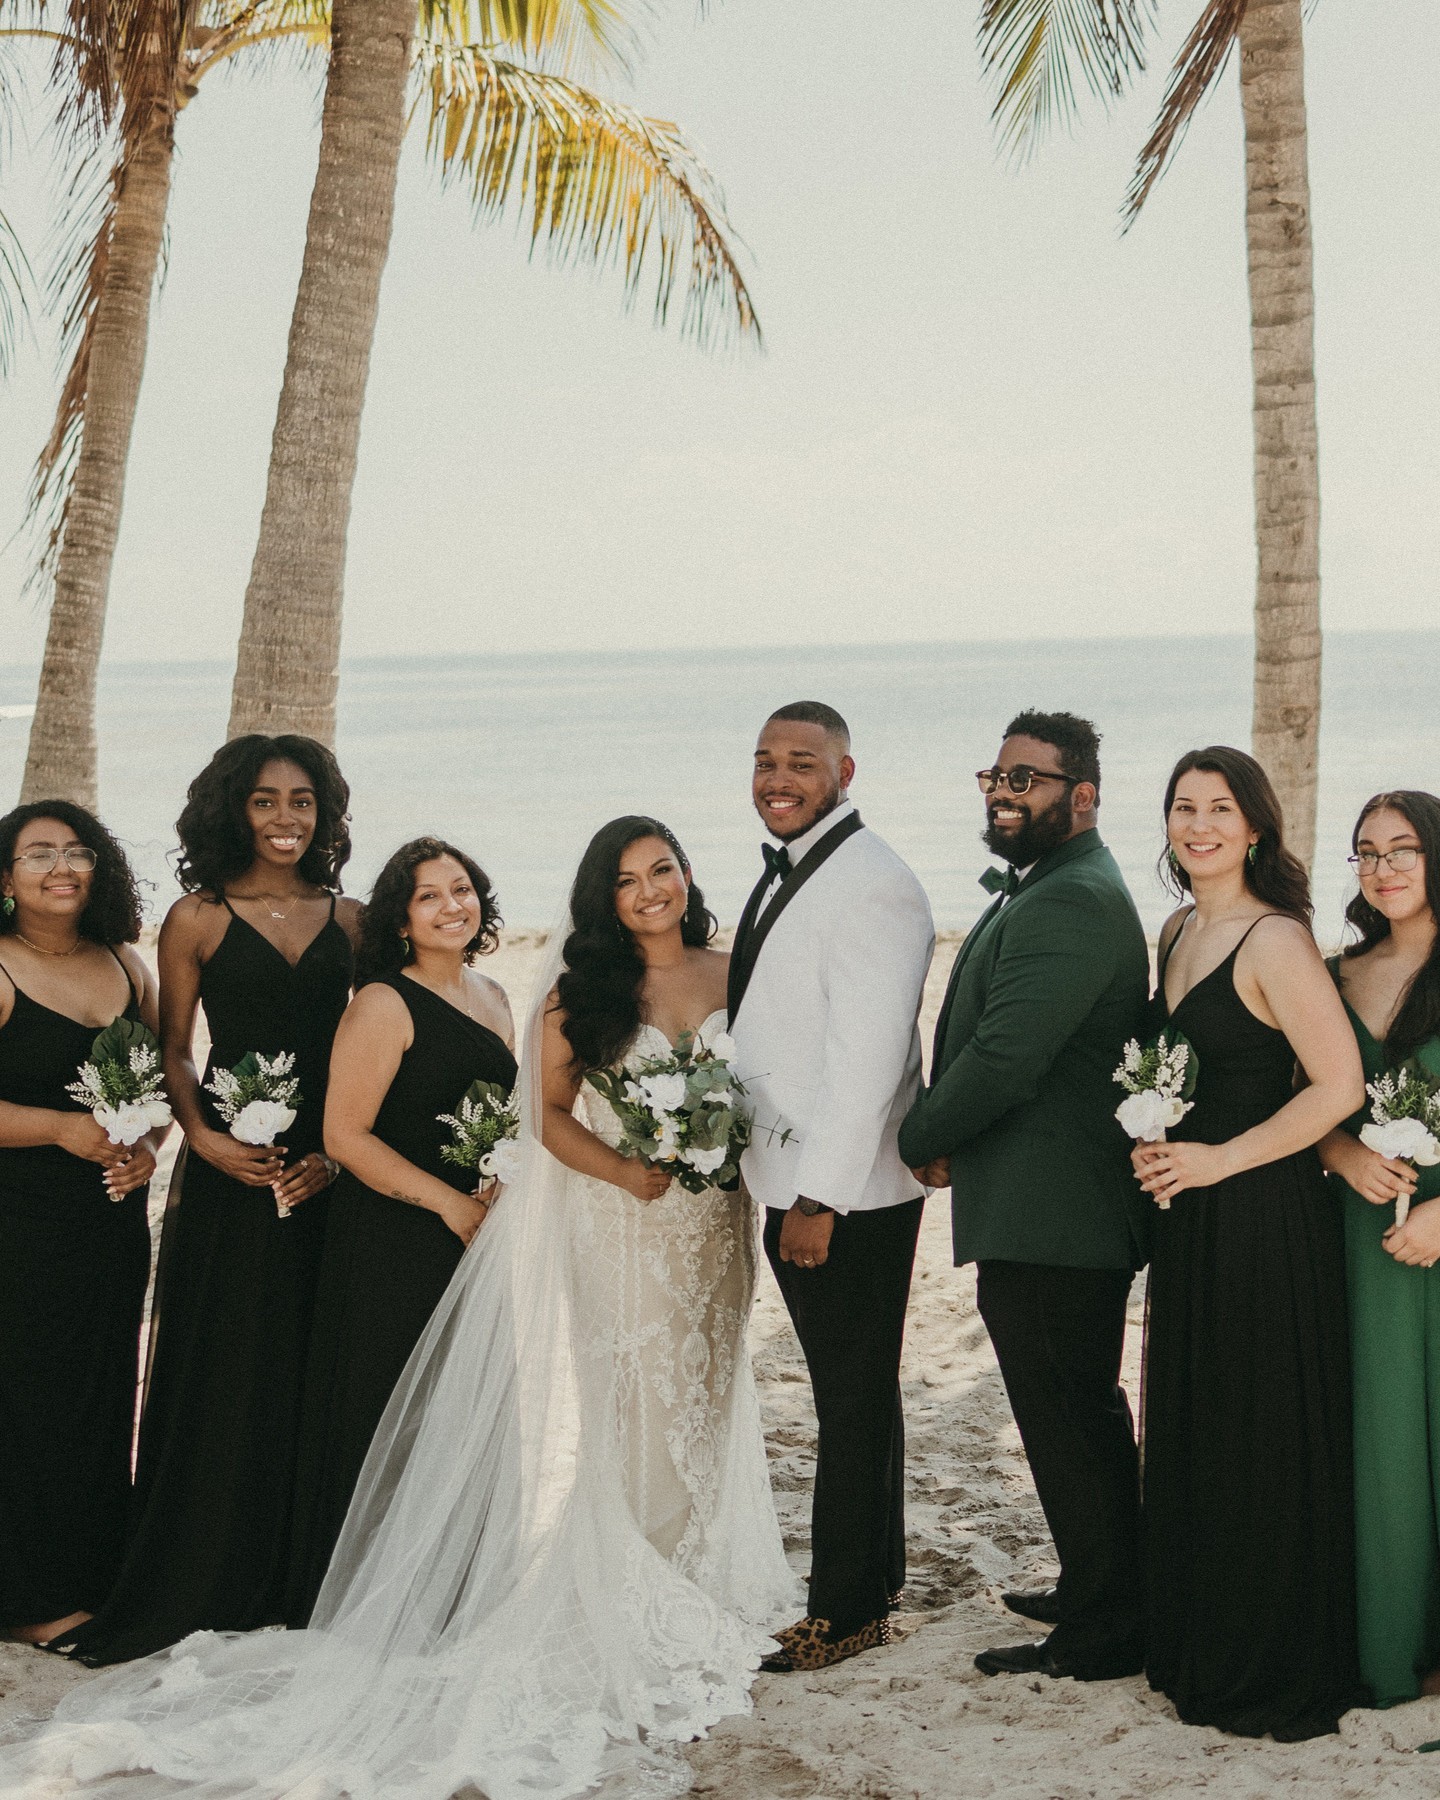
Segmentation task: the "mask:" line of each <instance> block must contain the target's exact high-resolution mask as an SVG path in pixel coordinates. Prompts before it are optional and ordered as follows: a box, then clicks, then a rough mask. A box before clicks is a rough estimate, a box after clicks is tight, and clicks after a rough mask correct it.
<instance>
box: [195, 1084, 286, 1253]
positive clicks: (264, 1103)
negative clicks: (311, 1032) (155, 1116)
mask: <svg viewBox="0 0 1440 1800" xmlns="http://www.w3.org/2000/svg"><path fill="white" fill-rule="evenodd" d="M294 1067H295V1057H294V1054H293V1052H291V1051H289V1050H282V1051H280V1053H279V1054H278V1055H277V1056H260V1055H258V1054H257V1053H256V1052H255V1051H253V1050H251V1051H248V1052H247V1053H246V1054H245V1055H244V1056H242V1057H241V1058H240V1060H239V1062H238V1063H236V1065H235V1067H234V1068H233V1069H217V1070H216V1071H215V1073H214V1074H213V1075H212V1076H211V1077H210V1080H209V1082H208V1083H207V1084H206V1088H205V1092H206V1093H207V1094H213V1095H214V1096H215V1110H216V1112H218V1113H219V1115H220V1117H221V1118H222V1119H223V1120H224V1121H225V1123H226V1124H227V1125H228V1126H229V1127H230V1135H231V1137H233V1138H238V1139H239V1140H240V1142H241V1143H242V1144H266V1145H268V1144H273V1143H274V1142H275V1140H276V1138H277V1137H279V1135H280V1133H281V1132H282V1131H288V1130H289V1129H290V1127H291V1126H292V1125H293V1124H294V1123H295V1109H296V1108H297V1107H298V1106H299V1104H300V1083H299V1081H298V1080H297V1079H296V1077H295V1076H294V1075H292V1074H291V1070H292V1069H293V1068H294ZM275 1205H276V1207H277V1208H278V1209H279V1213H280V1217H281V1218H282V1219H288V1218H289V1217H290V1212H291V1209H290V1207H288V1206H286V1204H285V1203H284V1201H283V1200H281V1198H280V1196H279V1195H278V1194H277V1195H276V1196H275Z"/></svg>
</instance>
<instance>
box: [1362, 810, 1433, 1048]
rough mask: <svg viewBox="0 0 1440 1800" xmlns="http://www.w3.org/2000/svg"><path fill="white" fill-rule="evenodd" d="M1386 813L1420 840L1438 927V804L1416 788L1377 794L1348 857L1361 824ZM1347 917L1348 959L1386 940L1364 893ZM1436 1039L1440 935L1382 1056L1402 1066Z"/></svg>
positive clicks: (1383, 921) (1384, 925) (1385, 929)
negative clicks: (1354, 938)
mask: <svg viewBox="0 0 1440 1800" xmlns="http://www.w3.org/2000/svg"><path fill="white" fill-rule="evenodd" d="M1386 808H1388V809H1390V810H1392V811H1394V812H1398V813H1399V814H1400V816H1401V817H1402V818H1403V819H1406V820H1408V821H1409V823H1410V826H1411V829H1412V830H1413V831H1414V833H1415V835H1416V837H1417V838H1419V840H1420V848H1421V850H1422V851H1423V852H1424V855H1425V898H1426V899H1427V900H1428V901H1429V902H1430V911H1431V913H1432V914H1433V915H1434V918H1435V920H1436V922H1437V924H1440V800H1437V799H1436V797H1435V796H1434V794H1427V793H1425V792H1424V791H1423V790H1422V789H1419V788H1396V789H1393V790H1392V791H1391V792H1389V793H1386V794H1376V795H1375V796H1374V798H1373V799H1370V800H1367V801H1366V802H1365V804H1364V806H1362V807H1361V809H1360V817H1359V818H1358V819H1357V820H1356V821H1355V829H1354V831H1352V832H1351V834H1350V848H1351V850H1352V852H1353V851H1356V850H1358V849H1359V848H1360V834H1361V832H1362V831H1363V830H1364V829H1365V821H1366V820H1367V819H1368V818H1369V817H1370V816H1371V815H1372V814H1373V813H1377V812H1380V811H1382V810H1384V809H1386ZM1345 918H1346V921H1347V923H1348V924H1349V925H1350V927H1351V929H1352V930H1353V931H1355V932H1356V933H1357V935H1358V942H1356V943H1353V944H1347V945H1346V946H1345V951H1344V954H1345V955H1346V956H1363V955H1364V954H1365V952H1366V951H1367V950H1373V949H1374V948H1375V946H1376V945H1377V944H1378V943H1380V942H1381V940H1382V939H1384V938H1387V937H1389V935H1390V921H1389V920H1388V919H1387V918H1386V917H1385V915H1384V913H1382V912H1377V911H1376V909H1375V908H1374V907H1373V906H1372V905H1371V904H1370V902H1369V901H1368V900H1367V899H1366V898H1365V896H1364V894H1363V893H1360V894H1357V895H1356V896H1355V898H1354V899H1353V900H1352V901H1351V902H1350V904H1349V905H1348V906H1347V907H1346V908H1345ZM1436 1036H1440V931H1437V932H1436V934H1435V941H1434V943H1433V944H1432V945H1431V946H1430V954H1429V956H1428V957H1427V958H1426V959H1425V961H1424V962H1423V963H1422V964H1421V965H1420V967H1419V968H1418V969H1417V970H1416V971H1415V974H1414V977H1413V978H1412V980H1411V982H1410V987H1409V991H1408V992H1407V993H1406V995H1405V998H1404V1000H1403V1001H1402V1002H1401V1003H1400V1008H1399V1011H1398V1012H1397V1013H1396V1014H1395V1018H1394V1022H1393V1023H1392V1024H1391V1026H1390V1029H1389V1031H1388V1032H1387V1033H1386V1035H1385V1051H1386V1054H1387V1056H1388V1057H1389V1058H1390V1060H1391V1061H1392V1062H1395V1063H1402V1062H1404V1061H1405V1059H1406V1057H1407V1056H1413V1055H1414V1054H1415V1052H1416V1051H1417V1050H1418V1049H1419V1048H1420V1046H1421V1045H1422V1044H1423V1043H1425V1042H1426V1041H1427V1040H1428V1039H1430V1038H1433V1037H1436Z"/></svg>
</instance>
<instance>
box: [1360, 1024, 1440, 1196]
mask: <svg viewBox="0 0 1440 1800" xmlns="http://www.w3.org/2000/svg"><path fill="white" fill-rule="evenodd" d="M1365 1092H1366V1093H1367V1094H1368V1095H1369V1096H1370V1123H1369V1124H1368V1125H1362V1126H1361V1128H1360V1142H1361V1143H1362V1144H1364V1145H1366V1147H1367V1148H1368V1149H1371V1150H1374V1151H1376V1152H1378V1154H1379V1155H1381V1156H1389V1157H1394V1158H1396V1159H1397V1160H1398V1161H1400V1162H1408V1163H1409V1164H1410V1166H1411V1167H1412V1168H1423V1169H1429V1168H1433V1166H1434V1165H1435V1164H1436V1163H1440V1084H1437V1083H1436V1082H1435V1081H1433V1080H1432V1079H1431V1078H1430V1076H1429V1075H1428V1074H1427V1073H1426V1072H1425V1070H1424V1069H1422V1068H1421V1066H1420V1064H1419V1063H1418V1062H1416V1061H1415V1060H1414V1059H1413V1058H1412V1059H1411V1060H1410V1061H1409V1062H1407V1063H1406V1064H1404V1066H1403V1067H1402V1068H1401V1069H1400V1070H1399V1071H1398V1072H1397V1073H1396V1074H1393V1075H1382V1076H1381V1077H1380V1079H1379V1080H1378V1081H1371V1082H1368V1083H1367V1084H1366V1087H1365ZM1409 1215H1410V1196H1409V1195H1408V1194H1401V1196H1400V1197H1399V1199H1398V1200H1397V1201H1396V1202H1395V1223H1396V1224H1397V1225H1403V1224H1404V1223H1405V1221H1406V1219H1407V1218H1408V1217H1409Z"/></svg>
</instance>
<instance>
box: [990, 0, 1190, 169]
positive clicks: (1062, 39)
mask: <svg viewBox="0 0 1440 1800" xmlns="http://www.w3.org/2000/svg"><path fill="white" fill-rule="evenodd" d="M1154 16H1155V12H1154V0H984V4H983V6H982V7H981V11H980V28H979V37H980V57H981V61H982V63H983V65H984V69H985V74H986V76H987V77H988V78H989V80H990V83H991V85H992V87H994V88H995V89H996V90H997V91H996V95H995V105H994V107H993V109H992V112H991V117H992V118H993V120H994V121H995V125H996V128H997V130H998V131H999V134H1000V142H1001V144H1002V146H1003V147H1004V149H1005V151H1006V152H1007V154H1009V155H1010V156H1012V157H1016V158H1023V157H1025V156H1027V155H1028V154H1029V153H1030V151H1031V150H1033V149H1034V147H1035V144H1036V142H1037V141H1038V139H1039V138H1040V137H1041V135H1042V134H1043V133H1045V132H1046V131H1048V130H1050V129H1051V128H1052V127H1053V126H1054V125H1057V124H1059V125H1064V126H1068V125H1070V123H1071V122H1072V121H1073V119H1074V117H1075V114H1076V111H1077V109H1078V101H1077V97H1076V79H1077V72H1078V75H1079V76H1080V77H1082V78H1083V80H1084V82H1085V85H1086V86H1087V87H1088V88H1089V90H1090V92H1091V93H1092V94H1094V95H1096V96H1097V97H1098V98H1099V99H1101V100H1103V101H1105V102H1107V103H1108V102H1109V101H1110V100H1112V99H1114V98H1116V97H1118V96H1119V95H1120V94H1123V93H1124V91H1125V89H1126V86H1127V85H1128V83H1129V82H1130V80H1131V79H1132V77H1134V76H1135V75H1137V74H1139V73H1140V72H1141V71H1142V70H1143V69H1144V67H1145V39H1146V34H1147V33H1148V31H1149V30H1150V27H1151V25H1152V24H1153V23H1154Z"/></svg>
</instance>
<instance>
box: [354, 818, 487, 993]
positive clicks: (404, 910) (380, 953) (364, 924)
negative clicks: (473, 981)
mask: <svg viewBox="0 0 1440 1800" xmlns="http://www.w3.org/2000/svg"><path fill="white" fill-rule="evenodd" d="M440 856H449V857H452V858H453V859H454V860H455V861H456V862H457V863H459V865H460V867H461V868H462V869H463V870H464V871H465V873H466V874H467V875H468V876H469V877H470V885H471V886H472V887H473V888H474V889H475V894H476V897H477V898H478V899H479V902H480V929H479V930H478V931H477V932H476V933H475V935H474V937H472V938H471V940H470V942H469V943H468V944H467V945H466V946H465V960H466V962H467V963H468V962H474V960H475V958H476V957H477V956H488V955H489V953H490V952H491V951H492V950H493V949H494V948H495V946H496V945H497V944H498V943H499V942H500V927H501V926H502V925H503V924H504V923H505V921H504V920H503V919H502V918H501V917H500V907H499V903H498V902H497V900H496V898H495V890H494V888H493V887H491V885H490V877H489V876H488V875H487V874H486V873H485V871H484V870H483V869H482V868H481V867H480V865H479V863H477V862H476V861H475V860H474V858H473V857H470V856H467V855H466V854H465V852H464V851H463V850H459V849H457V848H456V846H455V845H454V844H447V843H446V842H445V840H444V839H443V838H434V837H418V838H411V840H410V842H409V843H408V844H402V845H401V846H400V848H399V849H398V850H397V851H396V852H395V854H394V855H393V856H392V857H391V858H390V860H389V862H387V863H386V865H385V867H384V868H383V869H382V870H381V871H380V873H379V874H378V875H377V876H376V877H375V885H374V887H373V888H371V890H370V899H369V901H368V902H367V903H366V906H365V910H364V912H363V913H362V914H361V916H360V945H359V948H358V949H357V950H356V952H355V985H356V987H363V986H364V984H365V983H366V982H367V981H385V980H387V979H388V978H389V977H390V976H391V975H398V974H399V973H400V971H401V969H403V968H404V967H405V965H406V963H408V962H409V961H410V960H411V958H412V957H413V955H414V952H413V950H412V949H411V947H410V940H409V939H408V938H407V937H406V936H405V935H404V932H405V922H406V919H407V917H408V915H409V911H410V901H411V899H412V898H413V897H414V893H415V871H416V870H417V869H418V868H419V867H420V865H421V864H422V863H427V862H434V861H435V859H436V858H437V857H440Z"/></svg>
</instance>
